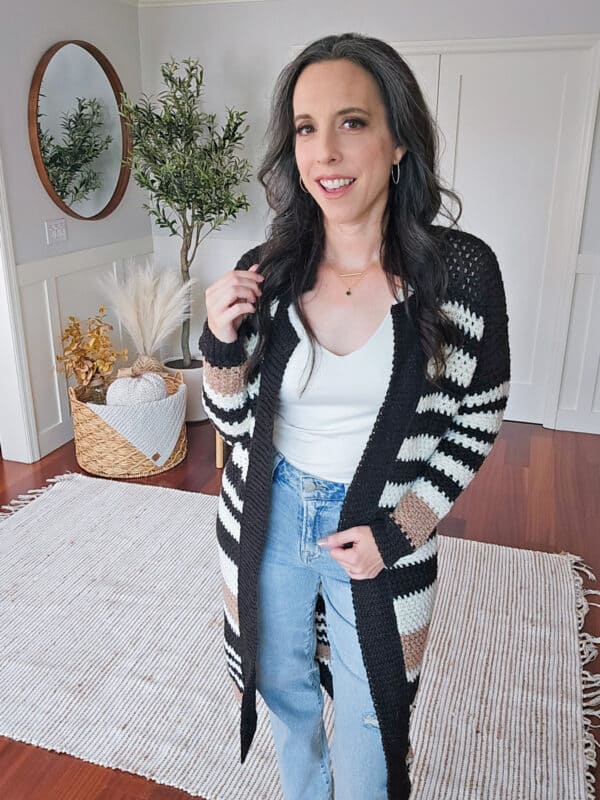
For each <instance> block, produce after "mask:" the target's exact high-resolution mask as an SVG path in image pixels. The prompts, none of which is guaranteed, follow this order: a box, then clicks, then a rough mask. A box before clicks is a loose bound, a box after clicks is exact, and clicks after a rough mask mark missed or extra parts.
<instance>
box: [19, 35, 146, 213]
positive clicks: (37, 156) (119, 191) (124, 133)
mask: <svg viewBox="0 0 600 800" xmlns="http://www.w3.org/2000/svg"><path fill="white" fill-rule="evenodd" d="M68 44H74V45H79V47H82V48H83V49H84V50H87V52H88V53H89V54H90V55H91V56H92V57H93V58H94V59H95V60H96V61H97V62H98V64H99V65H100V67H101V68H102V69H103V71H104V74H105V75H106V78H107V79H108V82H109V83H110V86H111V88H112V90H113V93H114V95H115V100H116V103H117V108H118V109H120V108H121V102H120V96H121V92H122V91H123V86H122V84H121V81H120V80H119V76H118V75H117V73H116V72H115V70H114V68H113V66H112V64H111V63H110V61H109V60H108V59H107V58H106V56H105V55H104V53H102V52H101V51H100V50H98V48H97V47H94V45H93V44H90V43H89V42H84V41H82V40H81V39H65V40H64V41H61V42H56V44H53V45H52V47H50V48H48V50H46V52H45V53H44V55H43V56H42V57H41V59H40V61H39V63H38V65H37V67H36V68H35V72H34V74H33V80H32V81H31V87H30V89H29V98H28V103H27V120H28V128H29V143H30V145H31V152H32V153H33V161H34V164H35V168H36V170H37V173H38V175H39V176H40V180H41V181H42V184H43V186H44V188H45V189H46V191H47V192H48V194H49V195H50V197H51V198H52V200H53V201H54V202H55V203H56V205H57V206H58V207H59V208H60V209H61V210H62V211H64V213H65V214H68V215H69V216H71V217H75V218H76V219H81V220H86V221H88V220H94V219H102V218H103V217H107V216H108V215H109V214H110V213H112V212H113V211H114V210H115V208H116V207H117V206H118V205H119V203H120V202H121V199H122V197H123V194H124V193H125V189H126V188H127V183H128V181H129V175H130V172H131V169H130V167H129V166H128V165H126V164H124V163H123V160H124V159H125V158H127V157H128V156H129V155H130V153H131V138H130V136H129V131H128V128H127V125H126V124H125V121H124V119H123V118H122V117H121V142H122V147H121V169H120V172H119V177H118V179H117V184H116V186H115V190H114V192H113V194H112V196H111V198H110V200H109V201H108V203H107V204H106V205H105V206H104V208H103V209H101V210H100V211H99V212H98V213H97V214H94V215H93V216H90V217H85V216H83V215H81V214H78V213H77V212H76V211H73V209H72V208H70V206H68V205H67V204H66V203H65V202H64V200H63V199H62V198H61V197H60V196H59V195H58V193H57V192H56V189H55V188H54V186H53V185H52V182H51V181H50V178H49V177H48V173H47V171H46V166H45V164H44V160H43V158H42V151H41V148H40V142H39V139H38V126H37V123H38V116H37V115H38V106H39V96H40V88H41V85H42V80H43V77H44V73H45V72H46V68H47V66H48V64H49V63H50V60H51V59H52V57H53V56H54V54H55V53H57V52H58V51H59V50H60V49H61V48H62V47H65V46H66V45H68Z"/></svg>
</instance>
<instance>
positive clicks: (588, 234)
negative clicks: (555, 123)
mask: <svg viewBox="0 0 600 800" xmlns="http://www.w3.org/2000/svg"><path fill="white" fill-rule="evenodd" d="M142 5H143V0H142ZM347 31H357V32H359V33H365V34H368V35H372V36H377V37H380V38H382V39H385V40H386V41H389V42H394V41H409V40H410V41H413V40H415V41H418V40H432V39H464V38H471V37H473V38H482V37H486V38H487V37H502V36H511V37H512V36H537V35H547V34H567V33H592V32H600V3H599V2H598V0H575V1H574V2H569V3H564V2H563V1H562V0H552V1H551V2H548V1H547V0H546V2H542V3H536V2H522V0H508V2H502V3H498V2H492V0H483V1H482V0H455V2H453V3H445V2H442V0H433V2H432V1H431V0H429V2H427V0H426V1H425V2H423V0H409V1H408V2H407V1H406V0H405V2H398V0H377V2H365V0H327V2H323V1H322V0H265V2H252V3H218V2H216V3H208V4H201V5H190V6H171V7H148V8H144V7H142V8H141V9H140V40H141V53H142V76H143V84H144V88H145V90H146V91H148V92H155V91H157V90H158V88H159V87H160V72H159V65H160V63H161V62H163V61H166V60H167V59H168V58H169V56H171V55H173V56H174V57H175V58H183V57H186V56H191V57H197V58H199V59H200V61H201V63H202V64H203V66H204V70H205V71H204V81H205V86H206V88H205V93H204V97H205V106H206V110H207V111H211V112H216V113H217V114H218V117H219V120H220V121H222V120H223V119H224V109H225V106H234V107H235V108H238V109H247V110H248V115H247V117H246V120H247V122H248V124H249V125H250V126H251V130H250V131H249V133H248V135H247V138H246V142H247V147H246V150H247V152H246V157H247V158H248V159H249V160H250V162H251V163H252V164H253V166H254V167H257V166H258V163H259V155H260V154H261V152H262V150H261V144H262V142H261V139H262V136H263V134H264V130H265V125H266V120H267V118H268V108H269V100H270V96H271V92H272V89H273V85H274V82H275V79H276V77H277V75H278V73H279V71H280V69H281V68H282V67H283V65H284V64H285V63H286V62H287V61H289V60H290V58H291V48H292V47H293V46H294V45H302V44H305V43H308V42H309V41H312V40H313V39H316V38H319V37H321V36H325V35H327V34H331V33H336V34H338V33H344V32H347ZM215 43H218V44H217V45H216V46H215ZM592 178H593V185H592V186H591V187H590V192H589V203H590V206H589V208H588V209H587V214H586V220H587V225H586V228H585V230H584V235H583V238H582V242H581V248H580V249H581V250H582V251H591V252H600V231H598V230H596V231H593V227H594V226H593V224H592V221H593V220H594V219H596V220H598V219H599V218H600V141H598V137H597V140H596V142H595V150H594V167H593V170H592ZM243 186H244V187H245V188H244V191H245V192H246V194H247V195H248V199H249V201H250V203H251V206H252V207H251V209H250V210H249V211H248V212H246V213H242V214H241V215H240V216H239V217H238V219H237V220H235V221H233V222H231V223H229V225H228V226H226V227H224V228H223V229H222V230H221V231H215V232H214V233H213V234H211V238H212V237H215V238H223V239H239V240H256V239H260V238H261V236H262V233H263V230H264V224H265V220H266V219H267V208H266V204H265V200H264V192H263V190H262V187H260V185H259V184H258V181H257V180H256V179H255V178H252V179H251V183H250V184H243ZM595 227H596V229H597V228H598V226H597V225H596V226H595ZM155 234H156V236H163V237H164V233H163V232H162V231H155ZM173 241H174V240H173ZM221 270H222V266H221ZM217 274H218V273H217Z"/></svg>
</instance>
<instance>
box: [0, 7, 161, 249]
mask: <svg viewBox="0 0 600 800" xmlns="http://www.w3.org/2000/svg"><path fill="white" fill-rule="evenodd" d="M0 20H1V29H0V30H1V32H0V97H1V98H2V106H1V109H2V111H1V115H0V149H1V151H2V157H3V162H4V171H5V181H6V192H7V200H8V208H9V213H10V219H11V228H12V237H13V245H14V250H15V260H16V262H17V265H18V264H20V263H23V262H27V261H33V260H37V259H44V258H48V257H50V256H55V255H60V254H62V253H68V252H72V251H76V250H84V249H87V248H91V247H97V246H101V245H104V244H109V243H111V242H118V241H124V240H127V239H136V238H139V237H142V236H147V235H148V234H149V233H150V231H151V225H150V221H149V218H148V215H147V214H146V212H145V211H144V210H143V209H142V208H141V204H142V203H143V202H144V197H143V195H142V193H141V192H140V191H139V189H138V188H137V186H136V185H135V182H134V181H133V180H130V182H129V186H128V188H127V190H126V192H125V196H124V198H123V200H122V202H121V204H120V205H119V207H118V208H117V210H116V211H115V212H114V213H113V214H111V215H109V216H108V217H106V218H105V219H102V220H98V221H83V220H77V219H75V218H73V217H70V216H68V215H67V216H66V215H64V214H63V212H62V211H61V209H60V208H59V207H58V206H56V205H54V203H53V202H52V200H51V199H50V197H49V196H48V195H47V194H46V192H45V190H44V188H43V186H42V184H41V182H40V180H39V178H38V174H37V172H36V170H35V166H34V163H33V158H32V155H31V148H30V146H29V137H28V133H27V97H28V94H29V86H30V83H31V79H32V77H33V73H34V71H35V68H36V66H37V63H38V61H39V60H40V58H41V57H42V55H43V53H44V52H45V51H46V50H47V49H48V47H50V46H51V45H52V44H54V43H55V42H58V41H61V40H63V39H83V40H85V41H88V42H91V44H93V45H95V46H96V47H98V48H99V49H100V50H101V51H102V52H103V53H104V55H105V56H106V57H107V58H108V60H109V61H110V62H111V63H112V65H113V67H114V68H115V70H116V71H117V74H118V75H119V77H120V79H121V83H122V84H123V88H124V89H125V91H126V92H127V93H128V94H132V95H133V96H136V97H137V95H138V94H139V92H140V91H141V68H140V42H139V30H138V10H137V8H134V7H133V6H131V5H128V4H127V3H125V2H123V0H26V2H23V3H17V2H13V1H11V0H0ZM58 217H64V219H65V220H66V224H67V232H68V237H69V238H68V241H67V242H64V243H60V244H54V245H52V246H48V245H47V244H46V237H45V230H44V220H46V219H56V218H58Z"/></svg>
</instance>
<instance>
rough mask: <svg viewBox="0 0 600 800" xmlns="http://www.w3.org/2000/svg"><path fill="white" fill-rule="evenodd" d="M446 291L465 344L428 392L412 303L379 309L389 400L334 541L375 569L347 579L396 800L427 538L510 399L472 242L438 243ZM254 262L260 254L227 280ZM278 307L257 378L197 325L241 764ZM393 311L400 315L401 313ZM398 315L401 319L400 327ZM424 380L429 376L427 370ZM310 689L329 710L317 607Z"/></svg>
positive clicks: (497, 310)
mask: <svg viewBox="0 0 600 800" xmlns="http://www.w3.org/2000/svg"><path fill="white" fill-rule="evenodd" d="M443 247H444V258H445V261H446V264H447V266H448V272H449V286H448V290H447V294H446V300H445V302H444V303H443V305H442V308H443V309H444V310H445V311H446V313H447V314H448V316H449V317H450V318H451V319H452V320H453V322H454V323H455V324H456V326H457V327H458V328H459V329H460V330H461V331H462V332H463V333H464V337H463V342H462V344H461V346H460V347H455V348H449V349H448V350H447V353H446V357H447V365H446V369H445V371H444V374H443V376H442V379H441V381H440V382H439V383H440V385H439V386H437V387H435V386H433V385H432V384H430V383H428V382H427V381H425V379H424V377H423V367H424V366H425V356H424V354H423V351H422V348H421V345H420V340H419V337H418V335H417V330H416V327H415V324H414V321H413V320H414V317H413V314H414V307H415V303H416V293H413V294H411V295H410V296H409V297H408V298H407V300H406V301H405V302H402V303H397V304H395V305H393V306H392V309H391V311H392V319H393V323H394V358H393V366H392V371H391V374H390V380H389V385H388V389H387V392H386V395H385V398H384V400H383V403H382V405H381V407H380V409H379V411H378V415H377V418H376V421H375V423H374V425H373V429H372V431H371V434H370V436H369V439H368V441H367V444H366V446H365V449H364V451H363V453H362V456H361V459H360V461H359V464H358V466H357V469H356V471H355V474H354V476H353V479H352V482H351V484H350V486H349V487H348V490H347V492H346V496H345V498H344V502H343V505H342V509H341V513H340V520H339V526H338V530H345V529H347V528H350V527H353V526H356V525H369V526H370V527H371V529H372V531H373V535H374V538H375V540H376V542H377V545H378V548H379V550H380V553H381V556H382V558H383V561H384V564H385V569H383V570H382V571H381V572H380V573H379V575H377V576H376V577H375V578H372V579H368V580H356V579H351V582H350V584H351V589H352V596H353V602H354V609H355V614H356V623H357V631H358V636H359V641H360V645H361V652H362V654H363V660H364V662H365V667H366V670H367V675H368V678H369V685H370V689H371V695H372V699H373V703H374V708H375V711H376V714H377V718H378V722H379V727H380V730H381V735H382V741H383V746H384V750H385V754H386V762H387V767H388V797H389V798H390V800H400V799H401V798H405V797H407V796H408V791H409V789H410V784H409V782H408V774H407V768H406V757H407V755H408V754H409V742H408V721H409V717H410V710H411V707H412V704H413V702H414V701H415V698H416V693H417V689H418V684H419V676H420V672H421V667H422V662H423V657H424V653H425V647H426V642H427V634H428V629H429V623H430V620H431V616H432V612H433V607H434V602H435V596H436V588H437V550H438V547H437V525H438V524H439V522H440V521H441V520H442V519H443V518H444V517H445V516H446V515H447V514H448V512H449V511H450V509H451V508H452V505H453V504H454V502H455V501H456V499H457V498H458V496H459V495H460V494H461V492H462V491H463V490H464V489H465V488H466V487H467V486H468V484H469V483H470V482H471V481H472V480H473V478H474V476H475V474H476V473H477V471H478V469H479V468H480V467H481V465H482V463H483V461H484V460H485V458H486V456H487V455H488V453H489V452H490V450H491V448H492V446H493V444H494V440H495V438H496V436H497V434H498V431H499V429H500V425H501V422H502V418H503V415H504V411H505V408H506V404H507V400H508V395H509V388H510V351H509V340H508V316H507V311H506V298H505V292H504V285H503V280H502V275H501V272H500V268H499V266H498V261H497V258H496V256H495V254H494V253H493V251H492V250H491V248H490V247H489V246H488V245H487V244H486V243H485V242H483V241H482V240H481V239H479V238H478V237H476V236H473V235H472V234H469V233H466V232H464V231H459V230H455V229H445V238H444V240H443ZM259 260H260V247H256V248H253V249H251V250H249V251H248V252H247V253H245V254H244V255H243V256H242V257H241V259H240V260H239V262H238V264H237V265H236V269H248V268H249V267H250V266H251V265H252V264H253V263H255V262H257V261H259ZM289 304H290V300H289V299H284V298H276V299H275V300H273V301H272V303H271V307H270V314H271V318H272V324H273V327H272V340H271V343H270V347H269V351H268V352H267V353H266V354H265V356H264V358H263V361H262V363H261V367H260V371H259V372H258V374H257V375H256V377H255V378H254V380H253V381H251V382H250V383H245V381H244V379H243V370H242V367H243V365H244V363H245V361H246V360H247V359H248V358H249V356H250V355H251V353H252V352H253V350H254V348H255V347H256V344H257V341H258V335H257V333H256V332H254V331H253V330H252V329H251V327H250V325H246V324H245V322H244V323H242V325H241V326H240V329H239V331H238V338H237V340H236V341H234V342H230V343H226V342H222V341H220V340H219V339H217V338H216V337H215V336H214V335H213V334H212V332H211V331H210V328H209V327H208V322H206V323H205V325H204V328H203V331H202V335H201V337H200V341H199V346H200V350H201V352H202V356H203V359H204V373H203V390H202V399H203V405H204V408H205V410H206V413H207V416H208V418H209V419H210V420H211V422H212V423H213V424H214V425H215V427H216V428H217V430H218V431H219V432H220V434H221V436H222V437H223V439H224V440H225V441H226V442H227V444H229V445H230V446H231V447H232V450H231V452H230V455H229V457H228V460H227V462H226V464H225V467H224V470H223V476H222V484H221V491H220V494H219V500H218V507H217V521H216V534H217V541H218V549H219V559H220V567H221V571H222V577H223V600H224V649H225V658H226V663H227V668H228V673H229V676H230V677H231V680H232V682H233V686H234V690H235V693H236V696H237V698H238V700H239V702H240V704H241V720H240V726H241V727H240V732H241V760H242V762H243V761H244V760H245V758H246V756H247V754H248V751H249V748H250V745H251V742H252V738H253V735H254V731H255V728H256V706H255V691H256V682H255V681H256V673H255V661H256V646H257V625H256V620H257V607H256V601H257V578H258V570H259V567H260V558H261V553H262V548H263V545H264V536H265V532H266V529H267V522H268V512H269V502H268V501H269V497H270V489H271V479H272V474H271V467H272V459H273V454H274V450H273V445H272V432H273V422H274V414H275V410H276V408H277V398H278V392H279V388H280V385H281V380H282V377H283V372H284V370H285V366H286V364H287V361H288V359H289V357H290V355H291V353H292V352H293V350H294V348H295V347H296V345H297V344H298V342H299V337H298V335H297V333H296V331H295V329H294V326H293V324H292V322H291V320H290V317H289V313H288V312H289V308H290V305H289ZM406 306H409V308H408V309H407V308H406ZM408 312H411V313H410V314H409V313H408ZM426 366H427V370H428V372H429V374H430V375H431V374H432V372H431V369H432V363H431V362H428V363H427V365H426ZM315 627H316V634H317V650H316V653H315V658H316V660H317V663H318V665H319V670H320V675H321V682H322V685H323V686H324V688H325V689H326V690H327V691H328V692H329V693H330V694H331V695H332V696H333V684H332V676H331V671H330V650H329V640H328V636H327V619H326V614H325V604H324V601H323V598H322V595H320V594H319V596H318V599H317V605H316V610H315Z"/></svg>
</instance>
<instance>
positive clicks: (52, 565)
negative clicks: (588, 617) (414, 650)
mask: <svg viewBox="0 0 600 800" xmlns="http://www.w3.org/2000/svg"><path fill="white" fill-rule="evenodd" d="M48 484H49V485H48V486H47V487H45V488H43V489H36V490H32V491H31V492H29V493H28V494H27V495H21V496H20V497H19V498H18V499H16V500H14V501H13V502H12V503H11V504H10V506H3V509H4V512H0V735H3V736H8V737H11V738H13V739H17V740H20V741H24V742H30V743H32V744H36V745H39V746H41V747H44V748H47V749H51V750H56V751H58V752H65V753H70V754H71V755H74V756H77V757H79V758H81V759H84V760H86V761H90V762H93V763H96V764H102V765H104V766H108V767H112V768H118V769H121V770H125V771H129V772H133V773H137V774H140V775H143V776H146V777H148V778H151V779H152V780H154V781H157V782H158V783H163V784H167V785H171V786H175V787H178V788H180V789H183V790H185V791H187V792H189V793H190V794H192V795H199V796H203V797H206V798H208V800H249V798H252V800H281V797H282V795H281V790H280V788H279V781H278V777H277V774H276V767H275V756H274V750H273V748H272V743H271V740H270V734H269V730H268V724H267V717H266V710H265V708H264V705H263V704H262V700H261V698H260V696H258V712H259V726H258V730H257V735H256V738H255V741H254V743H253V746H252V749H251V751H250V755H249V757H248V759H247V761H246V764H244V765H240V763H239V732H238V712H237V707H236V704H235V701H234V699H233V694H232V692H231V690H230V688H229V679H228V677H227V676H226V672H225V666H224V660H223V657H222V649H221V648H222V643H221V624H222V623H221V588H220V576H219V570H218V556H217V549H216V543H215V541H214V520H215V516H216V507H217V498H216V497H214V496H212V495H204V494H197V493H192V492H184V491H179V490H175V489H163V488H159V487H154V486H147V485H141V484H134V483H121V482H117V481H110V480H104V479H100V478H91V477H87V476H82V475H79V474H72V473H67V474H66V475H61V476H57V477H56V478H52V479H50V481H48ZM439 545H440V548H439V587H438V593H437V598H436V605H435V611H434V615H433V619H432V623H431V628H430V634H429V639H428V647H427V652H426V657H425V662H424V665H423V673H422V677H421V687H420V689H419V693H418V695H417V699H416V703H415V708H414V713H413V716H412V720H411V739H412V743H413V750H414V760H413V762H412V766H411V777H412V780H413V789H414V790H413V793H412V794H411V799H412V798H414V800H434V798H435V800H442V799H443V800H475V799H476V798H477V800H492V799H493V800H515V798H520V799H521V800H593V798H594V786H593V777H592V768H593V766H594V764H595V755H596V754H595V747H596V742H595V740H594V738H593V736H592V732H591V728H592V720H593V717H596V718H597V717H598V716H599V715H600V711H599V708H600V676H596V675H592V674H590V673H589V672H588V671H587V670H585V669H584V665H586V664H587V663H589V662H590V661H591V660H592V659H593V658H594V657H595V656H596V654H597V648H596V644H597V643H598V642H600V638H594V637H592V636H591V635H590V634H588V633H586V632H584V631H583V622H584V617H585V614H586V613H587V610H588V605H589V603H588V600H587V599H586V595H589V594H600V592H598V591H595V590H592V589H585V590H584V588H583V579H582V574H586V575H587V576H588V577H589V578H591V579H593V580H595V578H594V576H593V574H592V572H591V571H590V570H589V568H588V567H586V565H585V564H583V563H582V561H581V559H580V558H578V557H577V556H574V555H571V554H569V553H563V554H546V553H537V552H531V551H526V550H518V549H514V548H505V547H499V546H496V545H488V544H482V543H478V542H470V541H464V540H460V539H454V538H449V537H445V536H440V537H439ZM326 725H327V729H328V733H329V735H331V730H332V725H333V714H332V708H331V704H330V703H329V702H327V705H326Z"/></svg>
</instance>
